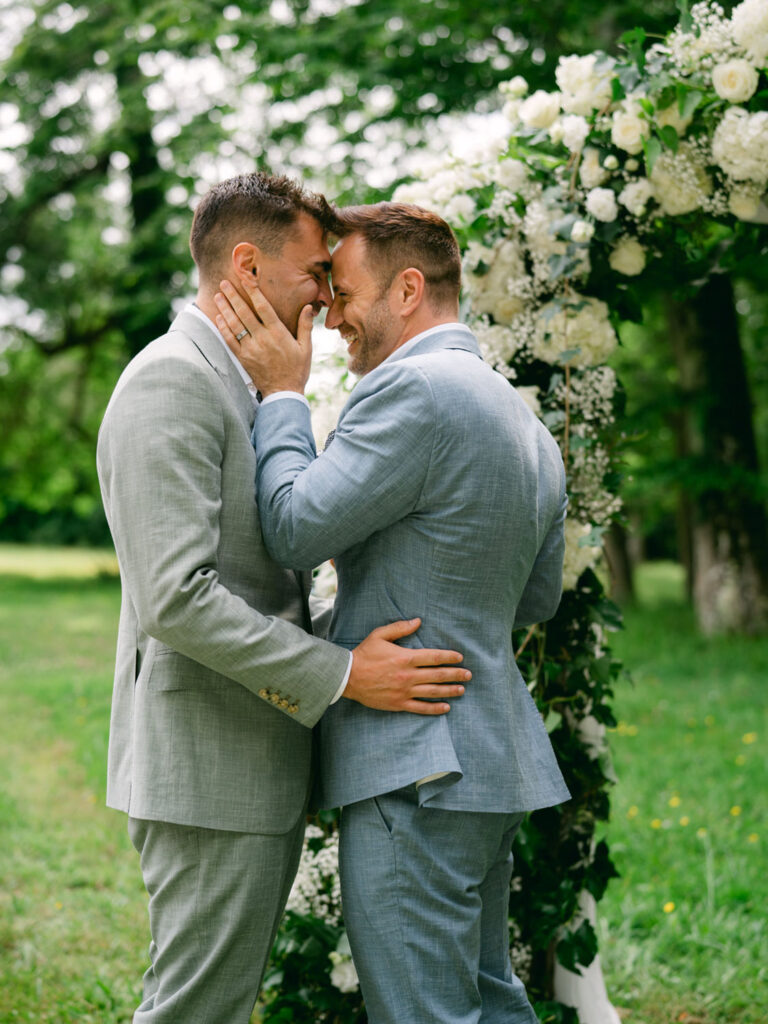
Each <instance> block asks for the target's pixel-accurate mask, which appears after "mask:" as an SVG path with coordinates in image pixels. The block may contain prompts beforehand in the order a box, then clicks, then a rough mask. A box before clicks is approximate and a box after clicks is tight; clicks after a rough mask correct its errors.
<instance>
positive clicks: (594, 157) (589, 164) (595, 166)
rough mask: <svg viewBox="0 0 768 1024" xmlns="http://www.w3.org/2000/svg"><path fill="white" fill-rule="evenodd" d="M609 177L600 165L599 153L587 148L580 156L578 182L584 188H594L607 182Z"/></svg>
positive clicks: (590, 147)
mask: <svg viewBox="0 0 768 1024" xmlns="http://www.w3.org/2000/svg"><path fill="white" fill-rule="evenodd" d="M609 177H610V175H609V174H608V171H606V169H605V168H604V167H603V165H602V164H601V163H600V153H599V152H598V150H596V149H594V148H593V147H592V146H587V148H586V149H585V150H584V152H583V153H582V156H581V164H580V165H579V181H580V182H581V184H582V185H583V186H584V188H596V187H597V186H598V185H602V184H603V182H604V181H607V180H608V178H609Z"/></svg>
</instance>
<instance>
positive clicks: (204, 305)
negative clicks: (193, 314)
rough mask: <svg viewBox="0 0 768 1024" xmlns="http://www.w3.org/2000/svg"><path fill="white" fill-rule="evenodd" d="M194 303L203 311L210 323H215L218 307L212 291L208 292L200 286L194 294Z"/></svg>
mask: <svg viewBox="0 0 768 1024" xmlns="http://www.w3.org/2000/svg"><path fill="white" fill-rule="evenodd" d="M195 305H196V306H197V308H198V309H199V310H200V312H201V313H205V315H206V316H207V317H208V319H209V320H210V321H211V323H214V324H215V323H216V317H217V316H218V312H219V311H218V309H217V308H216V303H215V302H214V301H213V293H209V292H208V291H207V290H204V289H202V288H200V289H198V292H197V295H196V296H195Z"/></svg>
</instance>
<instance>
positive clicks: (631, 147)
mask: <svg viewBox="0 0 768 1024" xmlns="http://www.w3.org/2000/svg"><path fill="white" fill-rule="evenodd" d="M641 111H642V108H641V107H640V105H639V104H637V103H634V102H632V100H626V101H625V102H624V103H623V104H622V105H621V107H620V108H619V110H615V111H614V113H613V117H612V118H611V142H612V143H613V144H614V146H617V147H618V148H619V149H623V150H624V151H625V152H626V153H633V154H634V153H640V152H641V151H642V148H643V139H645V138H647V137H648V123H647V122H646V121H645V120H644V119H643V118H642V117H641Z"/></svg>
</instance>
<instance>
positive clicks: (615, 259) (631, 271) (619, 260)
mask: <svg viewBox="0 0 768 1024" xmlns="http://www.w3.org/2000/svg"><path fill="white" fill-rule="evenodd" d="M608 262H609V263H610V265H611V268H612V269H613V270H615V271H616V272H617V273H619V274H624V275H625V276H627V277H635V276H636V275H637V274H641V273H642V272H643V270H644V269H645V249H644V248H643V246H642V245H640V243H639V242H638V240H637V239H636V238H631V237H629V235H625V236H624V237H623V238H620V239H619V241H618V242H617V243H616V245H615V246H614V248H613V251H612V252H611V255H610V256H609V258H608Z"/></svg>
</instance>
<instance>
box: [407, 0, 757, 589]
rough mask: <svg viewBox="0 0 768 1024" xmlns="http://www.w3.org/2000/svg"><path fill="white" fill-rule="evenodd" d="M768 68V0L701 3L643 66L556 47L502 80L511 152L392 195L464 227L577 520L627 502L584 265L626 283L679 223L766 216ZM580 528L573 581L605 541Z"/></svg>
mask: <svg viewBox="0 0 768 1024" xmlns="http://www.w3.org/2000/svg"><path fill="white" fill-rule="evenodd" d="M766 63H768V0H742V2H741V3H739V4H738V5H737V6H736V7H735V9H734V10H733V12H732V14H731V15H730V17H727V16H726V15H725V13H724V11H723V9H722V8H721V7H719V6H718V4H717V3H715V2H713V0H704V2H700V3H696V4H694V5H693V7H692V8H691V11H690V15H689V16H686V17H684V18H683V19H682V21H681V25H680V27H679V28H677V29H675V30H674V31H673V32H672V33H670V34H669V36H668V37H667V38H666V39H665V40H664V41H663V42H661V43H658V44H655V45H653V46H651V47H650V49H649V50H648V51H647V53H646V55H645V61H644V63H643V64H638V63H637V62H636V60H635V58H634V57H633V56H632V55H629V56H627V57H624V58H613V57H608V56H606V55H604V54H588V55H586V56H569V57H563V58H561V59H560V61H559V63H558V67H557V70H556V73H555V78H556V85H555V88H553V89H552V90H551V91H545V90H542V89H539V90H538V91H535V92H533V93H532V94H531V95H529V94H528V87H527V83H526V82H525V80H524V79H522V78H521V77H520V76H517V77H515V78H514V79H512V80H511V81H510V82H508V83H506V84H505V85H503V86H502V87H501V92H502V94H503V96H504V99H505V108H504V110H505V114H506V116H507V117H508V118H509V121H510V132H511V140H510V146H509V149H508V151H506V152H501V153H499V154H497V155H496V156H494V157H492V158H491V157H481V156H479V155H478V156H477V157H476V158H468V159H467V160H466V161H464V162H463V163H462V162H461V161H458V160H456V159H454V158H450V159H449V160H448V161H447V162H446V163H445V164H444V165H443V166H441V167H437V168H434V169H433V170H432V171H430V172H429V173H427V174H425V176H424V180H423V181H420V182H415V183H409V184H408V185H405V186H401V188H400V189H399V190H398V192H397V193H396V194H395V199H397V200H400V201H406V202H407V201H411V202H417V203H421V205H424V206H427V207H428V208H430V209H436V210H437V211H438V212H440V213H441V214H442V215H443V216H444V217H445V218H446V219H447V220H449V222H451V223H453V224H454V226H455V227H456V228H457V230H458V231H459V232H460V234H461V236H462V241H463V244H464V246H465V258H464V271H465V298H466V300H467V302H468V308H469V312H470V322H471V324H472V326H473V327H474V329H475V330H476V333H477V336H478V340H479V343H480V346H481V349H482V351H483V353H484V356H485V358H486V359H487V360H488V361H489V362H490V363H491V365H493V366H495V367H496V368H497V369H499V370H500V371H501V372H502V373H504V374H505V375H506V376H507V377H508V378H509V379H510V380H514V382H515V386H516V387H518V390H519V391H520V393H521V395H523V396H524V398H525V399H526V400H527V401H529V403H530V404H531V407H532V408H534V409H535V411H536V412H537V414H538V415H541V417H542V419H543V420H544V422H545V423H546V424H547V426H548V427H549V428H550V429H551V430H552V431H553V433H554V434H555V436H556V437H557V438H558V440H559V441H560V443H561V447H562V448H563V451H564V452H565V453H566V455H567V462H568V465H567V467H566V468H567V471H568V474H569V492H570V494H571V508H570V513H569V514H570V517H571V520H572V521H573V522H574V523H576V524H577V525H578V524H592V525H595V524H597V525H600V526H603V525H607V523H608V522H609V520H610V517H611V516H612V515H614V514H615V513H616V511H617V509H618V499H617V498H616V496H615V495H614V494H612V493H611V492H610V491H609V490H606V486H605V482H604V481H605V479H606V477H607V476H608V475H609V474H610V470H611V455H610V449H609V447H608V446H606V445H605V444H603V443H602V442H601V439H600V436H601V431H602V430H604V429H605V428H608V427H610V424H611V421H612V418H613V412H612V408H613V400H614V392H615V387H616V383H615V377H614V376H613V374H612V371H609V370H608V368H607V367H605V366H604V365H603V364H604V363H605V361H606V360H608V359H609V358H610V357H611V354H612V353H613V351H614V349H615V346H616V344H617V338H616V333H615V331H614V327H613V324H612V319H611V315H610V314H611V311H610V310H609V308H608V306H607V305H606V303H605V302H604V301H602V299H600V298H598V297H597V296H596V295H590V294H589V281H590V272H591V268H592V267H593V266H594V267H595V269H596V270H599V272H600V274H603V275H604V271H603V268H608V269H609V270H610V271H612V272H613V274H615V276H616V284H617V285H619V286H620V287H623V288H626V287H627V286H629V285H630V284H631V282H632V281H633V280H635V279H642V277H643V275H645V274H646V273H647V271H648V268H649V267H650V266H651V265H652V264H653V263H654V261H655V260H657V259H658V258H659V256H660V255H663V254H664V251H665V246H668V238H669V231H668V228H667V225H666V223H665V222H666V221H667V219H668V218H684V217H690V216H706V217H715V218H718V219H720V220H722V221H725V222H726V223H730V224H733V225H734V228H735V229H736V228H737V227H738V222H739V221H742V220H743V221H752V220H758V221H759V220H761V219H763V220H765V219H766V218H768V210H766V207H765V195H764V194H765V192H766V186H768V109H766V108H768V104H767V103H766V101H765V93H766V88H767V87H768V86H767V83H766V72H767V71H768V68H766ZM462 190H465V191H462ZM660 229H661V230H660ZM601 287H602V288H603V292H602V294H606V293H605V286H604V285H601ZM472 318H474V319H472ZM542 364H544V366H549V367H550V368H551V369H550V386H549V389H547V388H546V387H542V386H541V374H542V369H541V367H542ZM531 366H533V367H535V369H532V370H531V371H530V373H529V369H528V368H529V367H531ZM544 372H545V371H544ZM531 374H532V376H531ZM569 529H570V531H571V535H572V536H571V545H570V546H571V549H574V545H575V549H574V550H571V553H570V555H569V556H568V559H567V561H568V564H569V566H570V569H569V571H568V573H567V574H566V579H567V583H566V585H572V584H573V583H574V582H575V578H578V572H576V570H577V569H578V567H579V566H582V565H588V564H593V561H594V558H596V557H597V552H598V551H599V546H598V548H596V549H595V550H594V551H593V550H592V547H591V545H590V546H588V547H587V548H586V549H584V548H583V547H580V546H579V545H578V543H577V540H578V538H577V540H576V541H574V539H573V537H574V536H575V535H574V529H575V528H574V527H573V526H571V527H569ZM579 530H582V527H581V525H579ZM588 530H589V527H587V531H588ZM581 535H583V530H582V532H581V533H580V534H579V536H581ZM574 572H576V577H574ZM569 581H570V583H569Z"/></svg>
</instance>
